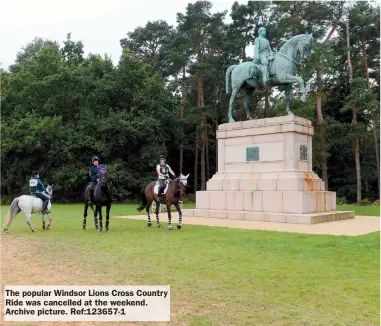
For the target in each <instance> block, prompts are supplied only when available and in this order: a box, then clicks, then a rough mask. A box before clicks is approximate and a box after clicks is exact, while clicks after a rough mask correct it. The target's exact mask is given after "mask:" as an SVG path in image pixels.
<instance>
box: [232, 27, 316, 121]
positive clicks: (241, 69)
mask: <svg viewBox="0 0 381 326" xmlns="http://www.w3.org/2000/svg"><path fill="white" fill-rule="evenodd" d="M258 34H259V35H258V37H257V38H256V39H255V41H254V56H255V58H254V61H248V62H242V63H240V64H238V65H232V66H230V67H229V68H228V69H227V71H226V93H227V94H229V93H231V96H230V101H229V112H228V118H229V122H234V119H233V102H234V99H235V98H236V96H237V94H238V92H239V91H240V90H241V89H243V90H244V91H245V97H244V106H245V110H246V117H247V119H248V120H251V119H252V117H251V115H250V110H249V107H250V103H251V97H252V94H253V91H254V89H256V88H263V87H265V86H266V85H269V86H270V87H274V86H279V87H281V88H282V89H283V90H284V91H285V92H286V99H287V104H286V110H287V113H288V114H289V115H293V113H292V112H291V109H290V103H291V93H292V84H294V83H297V84H298V85H299V87H300V92H301V93H302V96H301V100H302V101H303V102H305V101H306V91H305V87H304V81H303V79H302V78H301V77H299V76H296V75H295V71H296V66H298V65H301V62H300V61H303V60H308V59H309V58H310V56H311V53H312V45H313V41H314V39H313V37H312V34H308V33H306V34H301V35H296V36H294V37H292V38H291V39H289V40H288V41H286V43H285V44H284V45H283V46H282V47H281V48H280V49H279V51H278V52H276V53H275V52H273V51H272V50H271V47H270V43H269V41H268V40H267V39H266V38H265V36H266V28H264V27H261V28H259V30H258ZM299 60H300V61H299Z"/></svg>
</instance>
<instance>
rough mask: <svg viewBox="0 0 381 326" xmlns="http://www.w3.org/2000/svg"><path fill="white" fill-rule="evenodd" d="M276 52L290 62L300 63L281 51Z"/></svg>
mask: <svg viewBox="0 0 381 326" xmlns="http://www.w3.org/2000/svg"><path fill="white" fill-rule="evenodd" d="M277 54H280V55H281V56H283V57H285V58H286V59H288V60H290V61H291V62H293V63H295V64H296V65H301V63H300V62H298V61H296V60H294V59H293V58H291V57H289V56H288V55H286V54H284V53H282V52H277Z"/></svg>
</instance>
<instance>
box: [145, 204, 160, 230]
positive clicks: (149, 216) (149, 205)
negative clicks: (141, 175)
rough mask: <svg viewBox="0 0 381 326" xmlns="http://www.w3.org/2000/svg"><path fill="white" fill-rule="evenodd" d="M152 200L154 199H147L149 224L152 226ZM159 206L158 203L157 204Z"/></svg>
mask: <svg viewBox="0 0 381 326" xmlns="http://www.w3.org/2000/svg"><path fill="white" fill-rule="evenodd" d="M152 202H153V200H152V199H148V200H147V205H146V212H147V226H148V227H151V225H152V221H151V215H150V212H149V210H150V208H151V205H152ZM156 206H157V205H156Z"/></svg>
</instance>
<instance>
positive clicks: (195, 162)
mask: <svg viewBox="0 0 381 326" xmlns="http://www.w3.org/2000/svg"><path fill="white" fill-rule="evenodd" d="M194 148H195V150H194V152H195V153H194V192H195V193H196V191H197V189H198V187H197V172H198V128H196V144H195V146H194Z"/></svg>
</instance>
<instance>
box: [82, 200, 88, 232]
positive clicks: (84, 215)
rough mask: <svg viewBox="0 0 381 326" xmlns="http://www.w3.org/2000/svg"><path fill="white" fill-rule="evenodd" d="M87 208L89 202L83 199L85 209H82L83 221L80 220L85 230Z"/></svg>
mask: <svg viewBox="0 0 381 326" xmlns="http://www.w3.org/2000/svg"><path fill="white" fill-rule="evenodd" d="M88 208H89V204H88V202H87V200H85V209H84V211H83V222H82V229H83V230H86V217H87V210H88Z"/></svg>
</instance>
